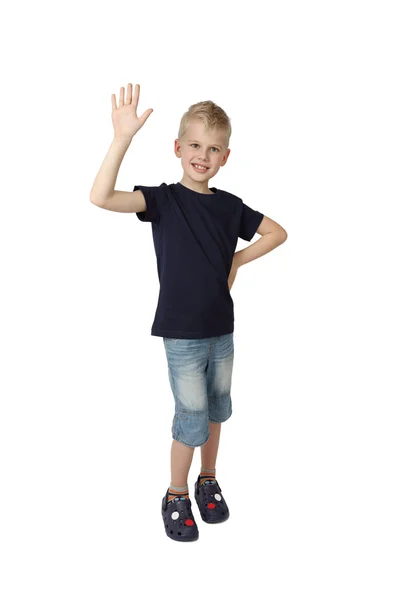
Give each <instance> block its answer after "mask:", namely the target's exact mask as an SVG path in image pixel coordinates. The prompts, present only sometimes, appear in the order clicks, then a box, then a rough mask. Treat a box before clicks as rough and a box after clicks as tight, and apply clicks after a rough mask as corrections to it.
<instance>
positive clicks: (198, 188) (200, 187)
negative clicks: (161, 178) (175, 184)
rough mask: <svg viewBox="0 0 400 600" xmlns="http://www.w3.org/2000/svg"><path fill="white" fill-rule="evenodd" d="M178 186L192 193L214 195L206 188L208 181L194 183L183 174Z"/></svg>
mask: <svg viewBox="0 0 400 600" xmlns="http://www.w3.org/2000/svg"><path fill="white" fill-rule="evenodd" d="M180 184H181V185H183V186H185V187H187V188H189V189H190V190H192V191H193V192H197V193H198V194H214V192H211V191H210V189H209V187H208V181H204V182H203V181H194V180H193V179H190V177H188V176H187V175H186V174H185V173H184V174H183V177H182V179H181V181H180Z"/></svg>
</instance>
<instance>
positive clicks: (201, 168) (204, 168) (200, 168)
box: [191, 163, 210, 173]
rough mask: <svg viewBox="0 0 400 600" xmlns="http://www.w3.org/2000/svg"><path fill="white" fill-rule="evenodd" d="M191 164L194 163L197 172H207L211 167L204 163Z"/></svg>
mask: <svg viewBox="0 0 400 600" xmlns="http://www.w3.org/2000/svg"><path fill="white" fill-rule="evenodd" d="M191 164H192V167H193V168H194V170H195V171H196V173H205V172H206V171H208V169H209V168H210V167H203V166H202V165H198V164H197V163H191Z"/></svg>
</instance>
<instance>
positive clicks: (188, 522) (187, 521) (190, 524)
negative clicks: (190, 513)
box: [185, 519, 194, 527]
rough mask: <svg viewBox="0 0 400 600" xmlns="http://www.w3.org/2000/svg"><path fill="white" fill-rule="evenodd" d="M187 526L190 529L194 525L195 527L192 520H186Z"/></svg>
mask: <svg viewBox="0 0 400 600" xmlns="http://www.w3.org/2000/svg"><path fill="white" fill-rule="evenodd" d="M185 525H188V526H189V527H191V526H192V525H194V522H193V521H192V519H186V521H185Z"/></svg>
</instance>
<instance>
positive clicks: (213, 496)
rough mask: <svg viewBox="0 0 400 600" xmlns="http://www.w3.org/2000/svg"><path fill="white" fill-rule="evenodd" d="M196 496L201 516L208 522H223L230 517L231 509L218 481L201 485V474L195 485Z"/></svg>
mask: <svg viewBox="0 0 400 600" xmlns="http://www.w3.org/2000/svg"><path fill="white" fill-rule="evenodd" d="M203 479H204V477H203ZM194 497H195V498H196V502H197V506H198V507H199V511H200V516H201V518H202V519H203V521H205V522H206V523H222V522H223V521H226V520H227V519H228V518H229V509H228V506H227V504H226V502H225V499H224V497H223V496H222V493H221V488H220V487H219V485H218V481H216V480H215V483H203V485H200V475H199V476H198V478H197V481H196V483H195V486H194Z"/></svg>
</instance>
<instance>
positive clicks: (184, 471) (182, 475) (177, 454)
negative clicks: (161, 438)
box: [171, 440, 194, 487]
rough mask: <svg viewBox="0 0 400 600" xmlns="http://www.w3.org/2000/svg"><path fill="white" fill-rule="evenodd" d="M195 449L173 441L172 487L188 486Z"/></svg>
mask: <svg viewBox="0 0 400 600" xmlns="http://www.w3.org/2000/svg"><path fill="white" fill-rule="evenodd" d="M193 453H194V448H190V447H189V446H185V445H184V444H181V443H180V442H178V441H177V440H172V446H171V487H175V486H178V487H185V486H186V485H187V480H188V475H189V469H190V466H191V464H192V460H193Z"/></svg>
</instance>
